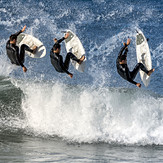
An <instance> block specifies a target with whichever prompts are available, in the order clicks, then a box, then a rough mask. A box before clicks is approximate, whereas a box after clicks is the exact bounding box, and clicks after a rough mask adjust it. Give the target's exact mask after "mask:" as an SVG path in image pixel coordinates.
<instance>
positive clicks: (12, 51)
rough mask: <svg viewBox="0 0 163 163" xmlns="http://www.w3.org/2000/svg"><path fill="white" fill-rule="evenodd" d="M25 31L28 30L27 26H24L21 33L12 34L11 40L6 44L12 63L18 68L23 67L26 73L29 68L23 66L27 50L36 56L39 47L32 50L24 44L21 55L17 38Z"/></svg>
mask: <svg viewBox="0 0 163 163" xmlns="http://www.w3.org/2000/svg"><path fill="white" fill-rule="evenodd" d="M25 29H26V26H24V27H23V29H22V30H20V31H19V32H17V33H15V34H12V35H11V36H10V39H9V40H8V41H7V43H6V52H7V56H8V58H9V59H10V61H11V63H12V64H16V65H18V66H22V68H23V71H24V72H26V71H27V68H26V67H25V66H24V64H23V63H24V58H25V50H26V51H29V52H31V53H33V54H35V53H36V50H37V46H33V49H30V48H29V47H28V46H27V45H25V44H22V45H21V47H20V53H19V47H18V46H16V41H17V36H18V35H19V34H20V33H22V32H24V31H25Z"/></svg>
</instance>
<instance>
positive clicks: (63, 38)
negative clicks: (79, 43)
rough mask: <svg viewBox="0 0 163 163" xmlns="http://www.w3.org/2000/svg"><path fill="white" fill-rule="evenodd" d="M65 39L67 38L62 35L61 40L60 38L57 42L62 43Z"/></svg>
mask: <svg viewBox="0 0 163 163" xmlns="http://www.w3.org/2000/svg"><path fill="white" fill-rule="evenodd" d="M63 40H65V38H64V37H62V38H61V39H60V40H58V41H57V43H58V44H60V43H61V42H62V41H63Z"/></svg>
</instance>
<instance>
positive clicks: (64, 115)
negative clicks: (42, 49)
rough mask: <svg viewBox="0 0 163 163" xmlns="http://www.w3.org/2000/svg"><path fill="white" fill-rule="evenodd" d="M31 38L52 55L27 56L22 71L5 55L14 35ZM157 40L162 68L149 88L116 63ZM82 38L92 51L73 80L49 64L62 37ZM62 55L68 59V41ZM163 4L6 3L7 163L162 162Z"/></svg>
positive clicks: (158, 0) (1, 8)
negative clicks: (142, 41)
mask: <svg viewBox="0 0 163 163" xmlns="http://www.w3.org/2000/svg"><path fill="white" fill-rule="evenodd" d="M24 25H26V26H27V28H26V30H25V33H28V34H31V35H33V36H35V37H37V38H39V39H40V40H41V41H42V42H43V43H44V45H45V46H46V49H47V54H46V56H45V57H44V58H41V59H32V58H30V57H28V56H27V57H26V59H25V66H26V67H27V69H28V71H27V72H26V73H24V72H23V71H22V68H21V67H18V66H14V65H12V64H11V63H10V61H9V59H8V58H7V56H6V49H5V46H6V42H7V40H8V38H9V36H10V35H11V34H13V33H15V32H17V31H19V30H21V29H22V28H23V26H24ZM137 28H139V29H141V30H142V31H143V32H144V34H145V36H146V37H147V38H149V47H150V51H151V56H152V65H153V67H154V68H155V72H154V73H153V74H152V76H151V81H150V84H149V86H148V87H145V86H144V85H143V83H142V81H141V79H140V75H139V74H138V75H137V77H136V79H135V81H137V82H140V83H141V84H142V87H141V88H137V87H136V86H135V85H133V84H131V83H129V82H127V81H125V80H124V79H122V78H121V77H120V76H119V75H118V74H117V71H116V57H117V55H118V52H119V50H120V48H121V47H122V46H123V42H125V41H126V40H127V38H128V37H129V38H131V44H130V46H129V52H128V65H129V68H130V69H131V70H132V69H133V68H134V66H135V65H136V63H137V60H136V47H135V41H136V38H135V35H136V29H137ZM67 29H70V30H72V31H73V32H75V33H76V34H77V35H78V37H79V38H80V39H81V42H82V44H83V46H84V48H85V51H86V57H87V62H86V69H85V72H84V73H80V72H78V71H76V70H75V69H74V68H73V66H72V65H70V72H72V73H73V74H74V76H73V78H72V79H71V78H70V77H69V76H68V75H66V74H60V73H57V72H56V71H55V69H54V68H53V66H52V65H51V62H50V55H49V54H50V50H51V48H52V46H53V44H54V42H53V39H54V38H58V39H59V38H61V37H63V33H62V32H61V31H65V30H67ZM61 45H62V51H61V54H62V55H63V57H64V58H65V56H66V50H65V46H64V42H63V43H62V44H61ZM162 153H163V0H141V1H140V0H35V1H32V0H14V1H8V0H0V163H7V162H26V163H31V162H61V163H69V162H71V163H73V162H76V163H81V162H83V163H87V162H96V163H99V162H104V163H105V162H106V163H141V162H143V163H147V162H150V163H162V162H163V154H162Z"/></svg>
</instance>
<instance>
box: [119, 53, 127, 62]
mask: <svg viewBox="0 0 163 163" xmlns="http://www.w3.org/2000/svg"><path fill="white" fill-rule="evenodd" d="M119 62H121V64H126V63H127V57H126V55H121V56H120V58H119Z"/></svg>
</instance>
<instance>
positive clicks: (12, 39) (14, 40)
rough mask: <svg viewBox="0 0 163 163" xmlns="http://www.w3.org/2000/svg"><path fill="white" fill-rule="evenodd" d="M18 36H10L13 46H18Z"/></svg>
mask: <svg viewBox="0 0 163 163" xmlns="http://www.w3.org/2000/svg"><path fill="white" fill-rule="evenodd" d="M16 40H17V36H16V35H11V36H10V42H11V43H13V44H16Z"/></svg>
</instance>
